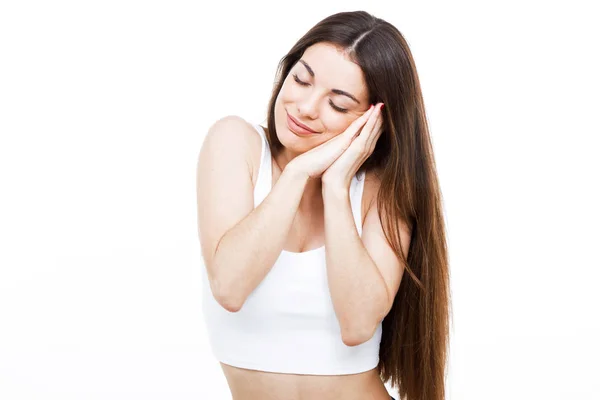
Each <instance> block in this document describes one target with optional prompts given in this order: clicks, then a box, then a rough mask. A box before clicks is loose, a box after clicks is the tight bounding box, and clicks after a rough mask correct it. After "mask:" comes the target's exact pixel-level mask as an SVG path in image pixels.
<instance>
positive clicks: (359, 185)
mask: <svg viewBox="0 0 600 400" xmlns="http://www.w3.org/2000/svg"><path fill="white" fill-rule="evenodd" d="M364 188H365V171H364V170H363V171H362V172H359V173H357V174H356V175H354V177H353V178H352V183H351V184H350V205H351V208H352V216H353V217H354V223H355V224H356V230H357V231H358V236H360V237H362V198H363V192H364Z"/></svg>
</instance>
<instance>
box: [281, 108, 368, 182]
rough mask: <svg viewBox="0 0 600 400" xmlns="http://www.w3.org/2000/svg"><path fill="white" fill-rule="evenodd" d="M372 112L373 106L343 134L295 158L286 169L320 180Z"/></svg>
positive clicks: (358, 132)
mask: <svg viewBox="0 0 600 400" xmlns="http://www.w3.org/2000/svg"><path fill="white" fill-rule="evenodd" d="M372 112H373V106H371V108H369V109H368V110H367V111H365V113H364V114H363V115H361V116H360V117H358V118H357V119H355V120H354V121H352V123H351V124H350V126H348V128H346V130H345V131H344V132H342V133H340V134H339V135H337V136H336V137H334V138H333V139H330V140H328V141H326V142H324V143H321V144H320V145H318V146H317V147H315V148H313V149H310V150H309V151H307V152H306V153H304V154H301V155H299V156H297V157H296V158H294V159H293V160H292V161H290V162H289V163H288V165H287V166H286V168H293V169H294V170H296V171H299V172H301V173H304V174H306V176H307V177H308V178H309V179H315V178H320V177H321V175H323V173H324V172H325V171H326V170H327V168H329V166H330V165H331V164H333V162H334V161H335V160H337V158H338V157H339V156H341V155H342V154H343V153H344V151H345V150H346V149H347V148H348V147H349V146H350V144H351V143H352V141H353V140H354V138H356V136H358V135H359V134H360V132H361V130H362V127H363V126H364V125H365V123H366V122H367V120H368V119H369V116H370V115H371V113H372Z"/></svg>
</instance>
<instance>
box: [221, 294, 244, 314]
mask: <svg viewBox="0 0 600 400" xmlns="http://www.w3.org/2000/svg"><path fill="white" fill-rule="evenodd" d="M217 302H218V303H219V304H220V305H221V307H223V308H224V309H225V310H227V311H229V312H231V313H236V312H238V311H240V309H241V308H242V307H241V306H239V305H238V303H237V302H235V301H233V300H232V299H231V297H223V296H219V298H218V299H217Z"/></svg>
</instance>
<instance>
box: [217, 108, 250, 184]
mask: <svg viewBox="0 0 600 400" xmlns="http://www.w3.org/2000/svg"><path fill="white" fill-rule="evenodd" d="M205 141H207V142H210V146H211V147H212V148H213V149H214V148H218V149H219V150H222V151H228V152H236V153H237V154H238V155H239V156H242V157H243V158H244V160H246V162H247V164H248V169H249V171H250V173H251V176H252V181H253V182H254V181H255V176H256V171H257V169H258V165H259V163H260V154H261V148H262V137H261V136H260V134H259V133H258V132H257V131H256V128H254V126H252V124H251V123H250V122H248V121H246V120H245V119H244V118H242V117H240V116H238V115H226V116H224V117H221V118H219V119H218V120H216V121H215V122H214V123H213V124H212V125H211V126H210V128H209V130H208V133H207V134H206V137H205Z"/></svg>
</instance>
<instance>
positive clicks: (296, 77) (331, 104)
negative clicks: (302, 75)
mask: <svg viewBox="0 0 600 400" xmlns="http://www.w3.org/2000/svg"><path fill="white" fill-rule="evenodd" d="M292 76H293V77H294V80H295V81H296V82H297V83H298V84H300V85H302V86H308V85H310V83H307V82H303V81H301V80H300V79H298V75H296V74H292ZM329 105H330V106H331V107H333V109H334V110H336V111H339V112H341V113H347V112H348V110H346V109H345V108H340V107H338V106H336V105H335V104H333V103H332V102H331V100H329Z"/></svg>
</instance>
